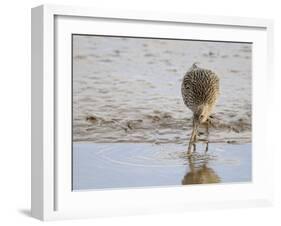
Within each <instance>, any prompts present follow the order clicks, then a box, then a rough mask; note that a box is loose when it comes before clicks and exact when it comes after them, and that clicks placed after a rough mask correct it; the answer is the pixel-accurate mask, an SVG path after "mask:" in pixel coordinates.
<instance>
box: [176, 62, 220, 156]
mask: <svg viewBox="0 0 281 226" xmlns="http://www.w3.org/2000/svg"><path fill="white" fill-rule="evenodd" d="M181 91H182V97H183V101H184V103H185V105H186V106H187V107H188V108H189V109H190V110H191V111H192V112H193V131H192V134H191V137H190V141H189V145H188V153H191V147H192V145H193V146H194V149H195V143H196V137H197V130H198V127H199V125H200V124H202V123H205V122H206V121H208V118H209V116H210V114H211V113H212V111H213V108H214V106H215V104H216V102H217V100H218V97H219V77H218V76H217V75H216V74H215V73H214V72H213V71H211V70H208V69H203V68H200V67H198V66H197V65H196V64H193V65H192V67H191V69H190V70H189V71H188V72H187V73H186V74H185V76H184V78H183V82H182V87H181ZM207 125H208V123H207ZM207 129H208V127H207ZM207 148H208V141H207ZM206 150H207V149H206Z"/></svg>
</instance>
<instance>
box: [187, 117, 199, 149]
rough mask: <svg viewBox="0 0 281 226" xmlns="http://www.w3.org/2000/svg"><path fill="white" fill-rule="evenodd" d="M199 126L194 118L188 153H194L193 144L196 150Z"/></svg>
mask: <svg viewBox="0 0 281 226" xmlns="http://www.w3.org/2000/svg"><path fill="white" fill-rule="evenodd" d="M197 127H198V126H196V125H195V123H194V120H193V125H192V133H191V136H190V140H189V144H188V150H187V153H188V154H191V153H192V150H191V149H192V146H193V148H194V151H195V150H196V147H195V142H196V135H197Z"/></svg>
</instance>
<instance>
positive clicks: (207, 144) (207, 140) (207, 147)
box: [205, 119, 209, 153]
mask: <svg viewBox="0 0 281 226" xmlns="http://www.w3.org/2000/svg"><path fill="white" fill-rule="evenodd" d="M206 135H207V137H206V149H205V153H207V151H208V149H209V119H208V121H207V125H206Z"/></svg>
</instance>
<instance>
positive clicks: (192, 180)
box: [182, 155, 220, 185]
mask: <svg viewBox="0 0 281 226" xmlns="http://www.w3.org/2000/svg"><path fill="white" fill-rule="evenodd" d="M187 158H188V163H189V164H188V165H189V171H188V172H187V173H186V174H185V176H184V177H183V179H182V184H183V185H187V184H209V183H219V182H220V177H219V176H218V175H217V174H216V172H215V171H214V170H213V169H212V168H210V167H209V166H208V158H207V156H205V157H204V159H203V160H202V158H198V156H196V155H193V156H188V157H187Z"/></svg>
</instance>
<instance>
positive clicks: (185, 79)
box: [72, 34, 252, 191]
mask: <svg viewBox="0 0 281 226" xmlns="http://www.w3.org/2000/svg"><path fill="white" fill-rule="evenodd" d="M251 130H252V43H246V42H223V41H213V40H210V41H205V40H204V41H203V40H183V39H163V38H148V37H145V38H144V37H117V36H98V35H83V34H73V35H72V189H73V190H74V191H84V190H92V189H118V188H131V187H153V186H195V184H210V183H241V182H251V178H252V145H251Z"/></svg>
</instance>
